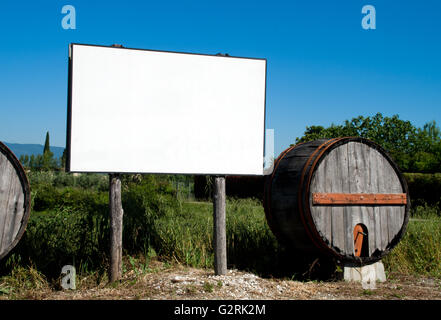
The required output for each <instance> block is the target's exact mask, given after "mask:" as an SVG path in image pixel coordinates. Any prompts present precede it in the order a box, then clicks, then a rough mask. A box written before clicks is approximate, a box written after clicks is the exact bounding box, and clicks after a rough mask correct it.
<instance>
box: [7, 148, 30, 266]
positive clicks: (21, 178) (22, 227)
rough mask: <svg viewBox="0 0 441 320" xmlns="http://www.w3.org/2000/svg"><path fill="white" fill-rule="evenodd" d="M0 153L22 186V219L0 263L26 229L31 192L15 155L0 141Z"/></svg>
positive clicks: (24, 173)
mask: <svg viewBox="0 0 441 320" xmlns="http://www.w3.org/2000/svg"><path fill="white" fill-rule="evenodd" d="M0 153H3V154H4V155H5V156H6V158H7V159H8V161H9V162H10V163H11V165H12V166H13V167H14V169H15V171H16V173H17V175H18V178H19V181H20V182H21V185H22V190H23V195H24V199H23V205H24V210H23V217H22V219H21V225H20V228H19V230H18V232H17V235H16V236H15V239H14V240H13V241H12V242H11V243H10V244H9V246H8V247H7V248H6V249H5V250H4V252H3V253H1V252H0V261H1V260H2V259H4V258H5V257H6V256H7V255H8V254H9V253H10V252H11V251H12V249H14V247H15V246H16V245H17V244H18V242H19V241H20V240H21V238H22V237H23V234H24V232H25V231H26V227H27V224H28V221H29V216H30V211H31V191H30V185H29V180H28V177H27V175H26V172H25V170H24V168H23V166H22V165H21V163H20V161H19V160H18V159H17V157H16V156H15V154H14V153H13V152H12V151H11V150H10V149H9V148H8V147H7V146H6V145H5V144H4V143H3V142H1V141H0Z"/></svg>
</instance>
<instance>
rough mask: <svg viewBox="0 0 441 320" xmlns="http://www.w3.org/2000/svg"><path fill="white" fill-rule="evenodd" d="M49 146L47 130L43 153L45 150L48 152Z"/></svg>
mask: <svg viewBox="0 0 441 320" xmlns="http://www.w3.org/2000/svg"><path fill="white" fill-rule="evenodd" d="M50 151H51V150H50V146H49V131H47V132H46V140H45V141H44V149H43V154H45V153H46V152H50Z"/></svg>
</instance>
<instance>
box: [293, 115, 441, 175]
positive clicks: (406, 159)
mask: <svg viewBox="0 0 441 320" xmlns="http://www.w3.org/2000/svg"><path fill="white" fill-rule="evenodd" d="M337 137H362V138H367V139H370V140H372V141H374V142H376V143H378V144H379V145H381V146H382V147H383V148H384V149H386V150H387V151H388V152H389V154H390V155H391V156H392V158H393V159H394V160H395V162H396V163H397V164H398V166H399V167H400V168H401V170H403V171H407V172H437V171H439V169H440V167H441V130H440V128H439V127H437V125H436V123H435V121H432V122H429V123H426V124H425V125H424V127H423V128H418V129H417V128H415V127H414V126H413V125H412V124H411V122H410V121H405V120H401V119H400V118H399V116H398V115H394V116H392V117H383V115H382V114H381V113H377V114H376V115H374V116H373V117H363V116H358V117H356V118H352V120H346V121H345V122H344V124H343V125H335V124H331V126H330V127H328V128H325V127H322V126H310V127H306V130H305V133H304V135H303V136H302V137H301V138H297V139H296V143H299V142H306V141H311V140H316V139H320V138H337Z"/></svg>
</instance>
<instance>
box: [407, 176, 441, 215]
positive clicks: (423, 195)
mask: <svg viewBox="0 0 441 320" xmlns="http://www.w3.org/2000/svg"><path fill="white" fill-rule="evenodd" d="M404 177H405V178H406V181H407V184H408V187H409V196H410V201H411V203H412V206H413V207H416V206H420V205H424V204H425V203H428V204H430V205H441V201H440V200H441V173H433V174H432V173H404ZM440 208H441V207H440Z"/></svg>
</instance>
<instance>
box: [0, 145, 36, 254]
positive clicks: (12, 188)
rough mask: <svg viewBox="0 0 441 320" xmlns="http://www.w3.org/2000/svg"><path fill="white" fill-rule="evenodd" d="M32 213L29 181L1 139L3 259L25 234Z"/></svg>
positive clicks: (0, 251) (0, 236) (0, 232)
mask: <svg viewBox="0 0 441 320" xmlns="http://www.w3.org/2000/svg"><path fill="white" fill-rule="evenodd" d="M29 214H30V188H29V182H28V179H27V177H26V173H25V172H24V169H23V167H22V166H21V164H20V162H19V161H18V159H17V158H16V157H15V155H14V154H13V153H12V151H11V150H9V148H8V147H7V146H6V145H4V144H3V143H1V142H0V259H2V258H4V257H5V256H6V255H7V254H8V253H9V252H10V251H11V250H12V249H13V248H14V247H15V245H16V244H17V243H18V241H19V240H20V238H21V237H22V235H23V233H24V231H25V229H26V225H27V221H28V219H29Z"/></svg>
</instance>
